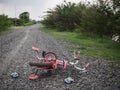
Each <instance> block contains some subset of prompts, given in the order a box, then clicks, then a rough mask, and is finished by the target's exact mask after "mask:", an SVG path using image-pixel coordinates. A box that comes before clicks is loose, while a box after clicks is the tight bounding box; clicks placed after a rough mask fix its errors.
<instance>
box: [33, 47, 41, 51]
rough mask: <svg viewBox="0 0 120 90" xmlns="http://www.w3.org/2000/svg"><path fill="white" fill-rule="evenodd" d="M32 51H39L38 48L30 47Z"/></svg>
mask: <svg viewBox="0 0 120 90" xmlns="http://www.w3.org/2000/svg"><path fill="white" fill-rule="evenodd" d="M32 49H33V50H34V51H40V48H36V47H32Z"/></svg>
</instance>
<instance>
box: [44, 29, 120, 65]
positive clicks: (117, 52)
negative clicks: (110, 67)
mask: <svg viewBox="0 0 120 90" xmlns="http://www.w3.org/2000/svg"><path fill="white" fill-rule="evenodd" d="M42 30H44V31H45V32H47V33H48V34H50V35H51V36H52V37H54V38H56V39H59V40H61V41H65V42H69V43H71V44H72V45H67V49H68V50H70V51H73V49H75V50H80V51H81V55H82V56H83V57H98V58H104V59H108V60H112V61H115V62H117V63H118V65H119V66H120V43H118V42H114V41H111V40H110V39H107V38H99V37H97V36H87V35H83V34H82V33H76V32H59V31H57V30H55V29H50V28H45V27H42Z"/></svg>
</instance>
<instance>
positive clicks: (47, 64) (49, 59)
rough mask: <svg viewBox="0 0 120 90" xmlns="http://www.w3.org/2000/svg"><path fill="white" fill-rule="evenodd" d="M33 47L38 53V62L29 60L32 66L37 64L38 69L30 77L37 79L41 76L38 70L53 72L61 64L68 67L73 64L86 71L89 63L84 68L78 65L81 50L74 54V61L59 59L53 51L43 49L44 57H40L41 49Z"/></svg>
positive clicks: (64, 67)
mask: <svg viewBox="0 0 120 90" xmlns="http://www.w3.org/2000/svg"><path fill="white" fill-rule="evenodd" d="M32 49H33V50H34V51H35V52H36V53H37V56H36V57H37V59H38V61H37V62H29V65H30V66H35V67H36V71H35V73H34V74H31V75H30V76H29V79H32V80H35V79H38V78H39V76H38V75H37V72H38V70H47V73H48V74H49V75H51V74H52V70H56V69H58V68H59V66H62V67H61V68H63V69H66V68H67V67H68V66H70V65H71V66H73V67H74V68H76V69H77V70H81V71H86V70H87V68H88V66H89V63H88V64H86V65H85V66H84V67H83V68H80V67H78V66H77V64H78V63H79V59H80V51H78V52H77V54H74V61H73V62H68V61H67V60H59V59H58V58H57V55H56V54H55V53H53V52H45V51H42V58H40V57H39V52H40V51H41V50H40V49H39V48H36V47H32Z"/></svg>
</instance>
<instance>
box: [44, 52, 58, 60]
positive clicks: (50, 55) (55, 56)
mask: <svg viewBox="0 0 120 90" xmlns="http://www.w3.org/2000/svg"><path fill="white" fill-rule="evenodd" d="M44 58H52V59H55V60H56V59H57V55H56V54H55V53H53V52H47V53H45V54H44Z"/></svg>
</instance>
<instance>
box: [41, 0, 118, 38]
mask: <svg viewBox="0 0 120 90" xmlns="http://www.w3.org/2000/svg"><path fill="white" fill-rule="evenodd" d="M41 23H42V24H44V25H45V26H46V27H50V28H57V29H58V30H60V31H77V32H82V33H85V34H97V35H99V36H100V37H103V36H108V37H111V36H112V35H114V34H118V35H119V36H120V0H97V1H96V2H95V3H94V4H93V3H92V4H91V3H90V2H88V3H87V4H85V3H82V2H80V3H78V4H75V3H71V2H66V1H64V2H63V3H62V4H60V5H57V6H56V7H55V8H54V9H49V10H48V11H47V15H46V17H45V18H44V19H43V20H42V21H41Z"/></svg>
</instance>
